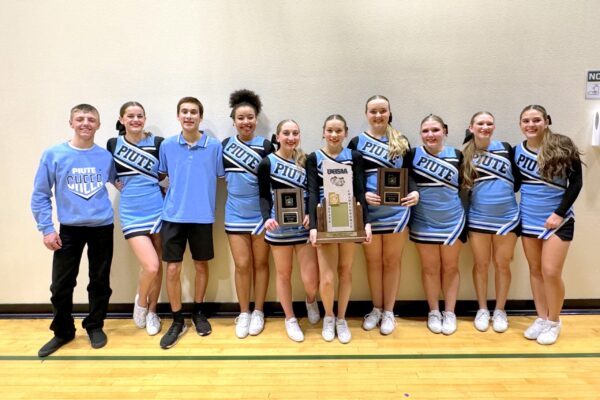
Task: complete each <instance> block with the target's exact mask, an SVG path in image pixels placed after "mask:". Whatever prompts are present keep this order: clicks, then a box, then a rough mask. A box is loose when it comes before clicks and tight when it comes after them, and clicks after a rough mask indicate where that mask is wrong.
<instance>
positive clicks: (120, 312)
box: [0, 299, 600, 319]
mask: <svg viewBox="0 0 600 400" xmlns="http://www.w3.org/2000/svg"><path fill="white" fill-rule="evenodd" d="M488 304H489V307H490V309H493V308H494V307H493V301H490V302H488ZM319 306H320V307H321V313H323V307H322V305H321V304H320V303H319ZM372 307H373V305H372V303H371V302H370V301H359V300H357V301H350V304H349V306H348V313H347V315H348V317H362V316H364V315H365V314H367V313H368V312H369V311H371V308H372ZM440 307H441V308H442V309H443V301H442V302H440ZM132 309H133V303H115V304H110V305H109V306H108V318H130V317H131V312H132ZM87 310H88V305H87V304H75V305H73V313H74V315H75V316H84V315H86V313H87ZM203 310H204V311H205V312H206V314H207V315H209V316H212V317H228V318H230V317H234V316H236V315H237V314H238V313H239V305H238V304H237V303H210V302H209V303H205V305H204V309H203ZM183 311H184V313H190V312H191V311H192V304H191V303H186V304H184V305H183ZM264 311H265V315H267V316H269V317H283V310H282V308H281V305H280V304H279V303H278V302H274V301H270V302H266V303H265V309H264ZM428 311H429V309H428V306H427V302H426V301H425V300H398V301H397V302H396V306H395V307H394V312H395V314H396V315H398V316H400V317H423V316H425V315H427V312H428ZM506 311H507V313H508V314H509V315H533V314H534V313H535V307H534V304H533V300H509V301H508V302H507V304H506ZM294 312H295V314H296V315H297V316H298V317H304V316H306V309H305V307H304V302H303V301H296V302H294ZM476 312H477V302H476V301H475V300H459V301H458V302H457V303H456V314H457V315H458V316H473V315H475V313H476ZM562 313H563V314H600V299H567V300H565V303H564V307H563V312H562ZM158 314H159V315H161V316H167V317H168V316H169V314H170V308H169V304H168V303H160V304H159V305H158ZM51 317H52V305H51V304H49V303H45V304H0V318H2V319H9V318H13V319H19V318H22V319H31V318H51Z"/></svg>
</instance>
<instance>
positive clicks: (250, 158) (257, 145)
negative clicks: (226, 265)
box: [223, 135, 273, 235]
mask: <svg viewBox="0 0 600 400" xmlns="http://www.w3.org/2000/svg"><path fill="white" fill-rule="evenodd" d="M272 150H273V145H272V144H271V142H269V141H268V140H266V139H265V138H263V137H260V136H255V137H253V138H252V139H251V140H250V141H248V142H244V141H242V140H240V138H239V137H238V136H237V135H236V136H232V137H229V138H227V139H225V140H224V141H223V165H224V168H225V179H226V181H227V202H226V203H225V224H224V225H225V231H226V232H227V233H238V234H241V233H244V234H252V235H260V234H261V233H262V231H263V229H264V224H263V220H262V217H261V213H260V205H259V199H258V198H259V190H258V177H257V174H258V166H259V164H260V162H261V161H262V159H263V158H264V157H265V156H266V155H267V154H269V153H270V152H271V151H272Z"/></svg>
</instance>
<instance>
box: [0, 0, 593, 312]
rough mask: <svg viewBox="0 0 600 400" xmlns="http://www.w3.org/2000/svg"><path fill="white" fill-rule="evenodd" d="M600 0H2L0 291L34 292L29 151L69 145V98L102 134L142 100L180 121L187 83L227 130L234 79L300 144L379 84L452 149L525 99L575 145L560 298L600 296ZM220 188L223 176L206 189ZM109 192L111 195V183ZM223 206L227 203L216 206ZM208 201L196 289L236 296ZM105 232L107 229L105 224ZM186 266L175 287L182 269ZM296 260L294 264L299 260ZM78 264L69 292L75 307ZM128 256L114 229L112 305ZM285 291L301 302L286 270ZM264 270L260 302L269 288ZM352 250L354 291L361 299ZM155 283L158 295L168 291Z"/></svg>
mask: <svg viewBox="0 0 600 400" xmlns="http://www.w3.org/2000/svg"><path fill="white" fill-rule="evenodd" d="M599 6H600V1H597V0H587V1H577V2H565V1H542V0H530V1H527V2H524V1H501V2H498V1H487V0H484V1H480V0H461V1H444V0H430V1H421V0H419V1H417V0H414V1H395V0H389V1H373V0H369V1H327V2H325V1H316V0H307V1H274V0H254V1H252V2H250V1H190V0H188V1H156V0H155V1H147V0H144V1H133V0H125V1H121V0H120V1H115V0H90V1H84V2H76V1H67V0H65V1H52V0H50V1H46V0H25V1H18V0H5V1H3V2H2V13H1V16H0V38H1V39H0V60H1V61H0V68H1V70H0V72H1V73H0V88H1V89H0V90H1V91H2V95H1V97H0V121H1V122H2V123H1V124H0V140H1V142H2V150H3V151H2V154H3V155H2V157H1V158H0V167H2V171H3V175H4V180H3V190H4V193H5V195H4V197H3V200H2V208H1V211H0V243H1V244H0V303H45V302H48V298H49V291H48V286H49V282H50V263H51V253H50V252H49V251H48V250H46V249H45V248H44V247H43V245H42V237H41V234H40V233H38V232H37V231H36V230H35V223H34V221H33V218H32V216H31V212H30V210H29V199H30V195H31V187H32V180H33V176H34V173H35V170H36V167H37V164H38V160H39V157H40V155H41V153H42V151H43V150H44V149H45V148H47V147H48V146H50V145H52V144H54V143H57V142H60V141H63V140H66V139H68V138H69V137H70V135H71V132H70V130H69V128H68V125H67V119H68V110H69V108H70V107H71V106H72V105H74V104H76V103H80V102H89V103H91V104H94V105H96V106H97V107H98V108H99V110H100V113H101V118H102V122H103V125H102V127H101V130H100V131H99V132H98V134H97V142H98V143H99V144H101V145H104V144H105V143H106V140H107V139H108V138H109V137H111V136H113V135H115V131H114V129H113V127H114V122H115V120H116V118H117V112H118V108H119V106H120V105H121V104H122V103H123V102H125V101H127V100H138V101H140V102H141V103H142V104H144V106H145V107H146V111H147V115H148V128H149V129H150V130H151V131H153V132H154V133H156V134H159V135H162V136H170V135H173V134H175V133H177V132H178V123H177V121H176V119H175V105H176V102H177V100H178V99H179V98H180V97H182V96H184V95H194V96H197V97H199V98H200V99H201V100H202V101H203V102H204V104H205V108H206V113H205V118H206V119H205V121H204V122H203V124H202V126H203V129H205V130H207V131H208V132H210V133H211V134H213V135H215V136H216V137H218V138H219V139H223V138H225V137H227V136H228V135H231V134H232V133H233V129H232V126H231V120H230V119H229V118H228V115H229V109H228V107H227V100H228V95H229V93H230V92H231V91H233V90H235V89H239V88H242V87H247V88H250V89H254V90H255V91H257V92H258V93H259V94H260V95H261V96H262V99H263V102H264V105H265V106H264V113H263V114H262V115H261V118H260V126H259V131H260V132H259V133H260V134H265V135H269V136H270V134H271V133H272V131H273V128H274V126H275V124H276V123H277V122H278V121H279V120H281V119H283V118H289V117H292V118H294V119H296V120H297V121H298V122H299V123H300V125H301V129H302V135H303V147H304V149H305V150H308V151H313V150H315V149H316V148H318V147H319V146H320V145H321V131H320V127H321V125H322V121H323V120H324V118H325V117H326V116H327V115H329V114H331V113H341V114H343V115H344V116H346V117H347V119H348V122H349V126H350V130H351V136H354V135H355V134H356V133H358V132H359V131H360V130H362V129H364V128H365V127H366V122H365V118H364V102H365V100H366V99H367V98H368V97H369V96H371V95H373V94H384V95H386V96H388V97H389V98H390V100H391V102H392V111H393V113H394V123H395V125H396V126H397V127H398V128H399V129H400V130H402V131H403V132H405V133H406V135H407V136H408V137H409V139H410V141H411V143H413V144H418V142H419V141H418V136H417V132H418V124H419V121H420V120H421V118H422V117H424V116H425V115H426V114H428V113H430V112H433V113H437V114H439V115H441V116H443V117H444V118H445V119H446V120H447V121H446V122H447V123H448V125H449V126H450V135H449V138H448V142H449V144H451V145H460V143H462V135H463V131H464V128H465V127H466V125H467V123H468V118H469V117H470V115H472V114H473V113H474V112H475V111H478V110H481V109H486V110H490V111H492V112H493V113H494V114H495V115H496V120H497V131H496V135H497V136H496V137H498V138H501V139H503V140H508V141H510V142H512V143H516V142H518V141H520V140H521V135H520V133H519V129H518V125H517V119H518V113H519V111H520V110H521V109H522V107H523V106H525V105H526V104H530V103H541V104H543V105H545V106H546V108H547V109H548V110H549V112H550V113H551V115H552V117H553V120H554V122H555V123H554V125H553V127H554V129H555V130H556V131H559V132H564V133H567V134H569V135H571V136H572V137H573V138H574V140H575V142H576V143H577V144H578V145H579V146H580V148H581V149H582V150H583V151H584V152H585V153H586V155H585V161H586V163H587V168H585V170H584V189H583V191H582V193H581V195H580V197H579V199H578V201H577V203H576V207H575V208H576V213H577V229H576V240H575V241H574V242H573V244H572V247H571V250H570V252H569V256H568V259H567V262H566V265H565V272H564V276H565V281H566V287H567V297H568V298H600V288H599V287H598V285H597V284H596V282H597V279H596V276H597V267H598V262H597V261H596V255H595V251H594V250H595V249H596V248H597V246H598V245H597V240H598V237H597V236H596V232H597V231H596V230H595V228H596V227H598V226H600V217H599V214H600V213H599V211H600V202H599V201H598V196H600V185H598V184H597V182H599V179H600V174H599V173H598V163H599V162H600V148H592V147H590V142H591V139H590V136H591V124H592V115H593V113H594V112H596V111H600V101H598V100H596V101H591V100H585V98H584V89H585V72H586V70H588V69H600V44H599V38H600V23H599V20H598V17H597V16H598V9H599V8H600V7H599ZM219 196H220V200H223V199H224V188H223V187H221V188H220V192H219ZM113 197H115V203H116V202H117V201H118V196H117V195H116V194H115V193H114V192H113ZM219 204H223V201H220V203H219ZM222 212H223V211H222V209H220V210H219V212H218V221H217V223H216V225H215V229H214V231H215V239H216V243H217V244H216V258H215V259H214V261H212V263H211V268H212V272H211V274H212V275H211V281H210V287H209V291H208V295H207V300H208V301H235V298H236V297H235V291H234V285H233V281H232V279H231V274H232V270H233V266H232V261H231V256H230V254H229V249H228V245H227V241H226V237H225V235H224V234H223V228H222V220H223V219H222ZM117 229H118V227H117ZM461 264H462V265H461V273H462V279H461V283H462V285H461V289H460V298H461V299H473V298H474V291H473V287H472V283H471V277H470V264H471V252H470V249H469V246H468V245H467V246H465V248H464V250H463V253H462V255H461ZM191 270H192V267H191V264H190V260H189V258H187V259H186V263H185V271H186V273H185V282H184V293H186V295H185V299H186V300H190V296H189V293H190V290H191V286H190V282H191V278H192V276H193V275H192V274H191ZM419 271H420V269H419V265H418V259H417V256H416V251H415V248H414V246H413V245H412V244H409V245H408V246H407V248H406V250H405V252H404V257H403V272H402V274H403V275H402V283H401V288H400V293H399V296H398V297H399V298H400V299H423V298H424V296H423V290H422V287H421V284H420V275H419V273H420V272H419ZM296 273H297V271H296ZM85 276H86V268H85V266H84V267H83V269H82V271H81V276H80V279H79V282H80V285H79V287H78V288H77V291H76V298H75V301H76V302H86V299H87V296H86V294H85V282H86V280H87V279H86V277H85ZM136 276H137V267H136V262H135V258H134V257H133V255H132V253H131V252H130V250H129V249H128V247H127V244H126V243H125V241H124V239H123V238H122V236H121V234H120V231H119V230H117V231H116V235H115V257H114V262H113V272H112V283H113V289H114V294H113V297H112V301H113V302H128V301H131V300H132V298H133V295H134V293H135V286H136ZM295 279H296V280H295V289H294V292H295V299H297V300H300V299H302V298H303V297H302V296H303V295H302V289H301V285H300V284H299V280H298V277H297V275H296V278H295ZM274 286H275V285H274V279H273V277H272V279H271V285H270V289H269V299H270V300H275V299H276V296H275V287H274ZM368 297H369V294H368V289H367V283H366V275H365V272H364V259H363V256H362V251H361V250H359V251H357V256H356V262H355V265H354V291H353V294H352V298H353V299H368ZM510 298H512V299H529V298H531V294H530V289H529V281H528V273H527V264H526V262H525V259H524V256H523V252H522V248H521V245H520V244H518V245H517V249H516V252H515V259H514V263H513V284H512V287H511V290H510ZM166 300H167V297H166V293H163V295H162V301H166Z"/></svg>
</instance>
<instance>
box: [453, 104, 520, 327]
mask: <svg viewBox="0 0 600 400" xmlns="http://www.w3.org/2000/svg"><path fill="white" fill-rule="evenodd" d="M495 128H496V126H495V125H494V116H493V115H492V114H491V113H489V112H487V111H480V112H478V113H476V114H475V115H473V117H472V118H471V122H470V124H469V129H468V130H467V136H466V137H465V146H464V148H463V156H464V162H463V165H462V171H461V175H462V187H463V188H465V189H467V190H469V191H470V198H469V209H468V215H467V221H468V223H467V229H468V231H469V240H470V243H471V249H472V250H473V258H474V259H475V263H474V265H473V283H474V284H475V292H476V294H477V302H478V303H479V310H478V311H477V315H476V316H475V320H474V321H473V324H474V325H475V328H476V329H477V330H479V331H481V332H485V331H486V330H487V329H488V327H489V324H490V312H489V310H488V307H487V285H488V268H489V265H490V261H493V263H494V270H495V288H496V307H495V310H494V313H493V316H491V319H492V328H493V329H494V331H496V332H499V333H501V332H504V331H506V330H507V329H508V318H507V316H506V312H505V311H504V307H505V305H506V298H507V297H508V289H509V287H510V280H511V273H510V261H511V260H512V257H513V252H514V249H515V244H516V242H517V235H516V234H515V230H516V229H517V226H518V224H519V207H518V205H517V200H516V198H515V191H516V190H517V185H516V184H515V174H514V173H513V165H514V164H513V162H512V159H513V151H512V147H511V146H510V145H509V144H508V143H506V142H499V141H496V140H492V135H493V133H494V129H495Z"/></svg>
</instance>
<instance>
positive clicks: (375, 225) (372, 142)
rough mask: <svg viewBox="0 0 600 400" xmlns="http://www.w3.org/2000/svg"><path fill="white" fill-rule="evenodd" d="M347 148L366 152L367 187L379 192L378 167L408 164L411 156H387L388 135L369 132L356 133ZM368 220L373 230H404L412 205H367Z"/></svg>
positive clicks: (364, 159)
mask: <svg viewBox="0 0 600 400" xmlns="http://www.w3.org/2000/svg"><path fill="white" fill-rule="evenodd" d="M348 148H349V149H352V150H357V151H359V152H360V153H361V155H362V156H363V162H364V168H365V179H366V191H367V192H372V193H377V169H378V168H407V167H409V165H408V164H409V162H408V158H406V157H402V156H400V157H396V158H395V159H393V160H390V159H388V138H387V137H386V136H383V137H382V138H380V139H377V138H374V137H373V136H371V135H369V134H368V133H367V132H363V133H361V134H360V135H358V136H357V137H354V138H353V139H352V140H351V141H350V143H349V144H348ZM367 209H368V213H369V216H368V221H369V222H370V223H371V230H372V232H373V233H374V234H384V233H397V232H402V231H403V230H404V229H405V228H406V226H407V225H408V221H409V219H410V207H403V206H384V205H382V206H371V205H367Z"/></svg>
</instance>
